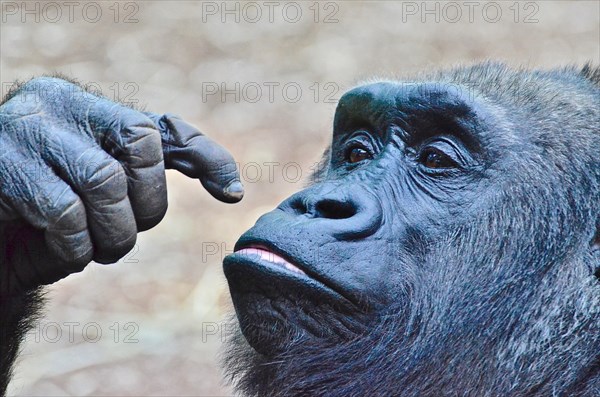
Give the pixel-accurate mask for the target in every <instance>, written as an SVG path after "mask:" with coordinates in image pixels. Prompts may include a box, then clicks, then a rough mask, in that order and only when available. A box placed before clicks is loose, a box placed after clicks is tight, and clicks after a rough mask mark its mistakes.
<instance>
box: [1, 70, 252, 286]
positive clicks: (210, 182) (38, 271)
mask: <svg viewBox="0 0 600 397" xmlns="http://www.w3.org/2000/svg"><path fill="white" fill-rule="evenodd" d="M171 168H172V169H177V170H179V171H181V172H182V173H184V174H185V175H187V176H189V177H191V178H198V179H200V181H201V182H202V185H203V186H204V187H205V188H206V190H208V191H209V192H210V193H211V194H212V195H213V196H214V197H215V198H217V199H219V200H221V201H224V202H228V203H233V202H237V201H239V200H240V199H241V198H242V196H243V188H242V185H241V183H240V180H239V174H238V172H237V169H236V165H235V162H234V159H233V157H232V156H231V155H230V154H229V153H228V152H227V151H226V150H225V149H223V148H222V147H221V146H219V145H217V144H216V143H214V142H213V141H212V140H210V139H209V138H207V137H206V136H204V135H203V134H202V133H201V132H200V131H198V130H197V129H196V128H195V127H193V126H191V125H190V124H188V123H186V122H185V121H183V120H181V119H180V118H179V117H177V116H175V115H171V114H165V115H158V114H153V113H143V112H140V111H137V110H134V109H131V108H129V107H126V106H124V105H122V104H119V103H115V102H113V101H110V100H108V99H106V98H104V97H100V96H97V95H95V94H93V93H91V92H87V91H86V90H84V89H83V88H81V87H80V86H78V85H76V84H73V83H71V82H68V81H65V80H62V79H57V78H48V77H44V78H38V79H34V80H31V81H29V82H28V83H26V84H25V85H23V86H21V87H20V88H19V89H17V90H16V91H15V92H13V93H12V94H9V96H8V98H7V100H6V101H5V102H4V103H3V104H2V105H1V106H0V175H2V180H1V181H0V272H2V273H1V275H0V283H2V285H0V288H1V289H0V291H2V293H3V294H9V295H10V294H14V293H18V292H20V291H25V290H28V289H31V288H35V287H37V286H39V285H43V284H49V283H53V282H55V281H57V280H59V279H61V278H64V277H66V276H67V275H69V274H71V273H74V272H79V271H81V270H83V268H84V267H85V266H86V265H87V264H88V263H89V262H90V261H92V260H94V261H96V262H99V263H113V262H116V261H117V260H119V259H120V258H121V257H122V256H123V255H125V254H126V253H127V252H128V251H129V250H131V249H132V248H133V246H134V244H135V241H136V235H137V233H138V232H140V231H144V230H147V229H150V228H152V227H154V226H155V225H156V224H158V223H159V222H160V221H161V219H162V218H163V216H164V215H165V212H166V210H167V187H166V180H165V169H171Z"/></svg>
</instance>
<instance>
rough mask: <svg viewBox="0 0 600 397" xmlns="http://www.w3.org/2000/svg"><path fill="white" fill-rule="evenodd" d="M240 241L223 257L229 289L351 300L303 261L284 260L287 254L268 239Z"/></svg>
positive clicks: (273, 294) (275, 294) (274, 295)
mask: <svg viewBox="0 0 600 397" xmlns="http://www.w3.org/2000/svg"><path fill="white" fill-rule="evenodd" d="M244 240H245V241H244ZM240 241H243V242H242V243H240V242H238V246H237V247H236V248H235V250H234V253H233V254H231V255H228V256H227V257H225V259H224V260H223V267H224V270H225V276H226V277H227V279H228V281H229V283H230V289H233V290H236V291H237V292H241V291H246V292H249V291H257V290H259V291H262V293H266V294H267V295H272V298H277V297H280V296H281V294H282V292H283V293H284V294H287V293H294V291H295V292H299V291H302V294H303V296H305V297H307V296H314V298H315V299H317V300H321V299H322V298H323V296H328V297H329V299H331V300H333V301H337V302H346V303H352V301H350V300H349V299H348V298H346V296H345V295H344V293H343V292H342V291H339V290H338V288H335V287H334V286H333V285H331V284H330V282H328V281H326V280H324V279H323V277H322V276H321V275H320V274H318V273H317V272H315V271H313V270H311V269H310V268H309V267H308V268H307V267H306V266H304V265H303V263H304V262H303V261H295V260H294V261H292V260H290V259H287V258H289V257H290V255H286V253H285V252H282V251H281V250H279V249H277V248H275V247H274V246H272V245H271V244H270V243H269V242H265V241H257V239H255V238H252V239H251V238H246V239H244V238H242V239H240ZM269 291H271V292H269Z"/></svg>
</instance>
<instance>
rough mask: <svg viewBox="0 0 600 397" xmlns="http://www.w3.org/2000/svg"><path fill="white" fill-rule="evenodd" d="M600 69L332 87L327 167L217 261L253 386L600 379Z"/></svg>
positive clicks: (595, 386)
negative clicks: (336, 96) (334, 99)
mask: <svg viewBox="0 0 600 397" xmlns="http://www.w3.org/2000/svg"><path fill="white" fill-rule="evenodd" d="M599 107H600V69H592V68H590V67H585V68H584V69H583V70H576V69H573V68H567V69H561V70H554V71H548V72H543V71H527V70H511V69H509V68H507V67H505V66H503V65H498V64H483V65H477V66H474V67H468V68H460V69H455V70H451V71H449V72H443V73H439V74H435V75H429V76H423V77H421V78H419V79H417V80H414V81H411V82H391V81H389V82H388V81H384V82H376V83H373V84H369V85H365V86H361V87H358V88H355V89H353V90H351V91H350V92H348V93H346V94H345V95H344V96H343V97H342V98H341V100H340V102H339V104H338V107H337V111H336V115H335V120H334V126H333V139H332V144H331V147H330V149H329V150H327V151H326V154H325V157H324V160H323V164H324V166H323V169H322V171H321V172H319V173H318V175H316V176H315V178H314V182H313V183H312V184H311V186H309V187H308V188H306V189H305V190H303V191H301V192H299V193H297V194H295V195H293V196H292V197H290V198H289V199H287V200H286V201H284V202H283V203H282V204H281V205H280V206H279V207H277V208H276V209H275V210H274V211H272V212H270V213H268V214H266V215H264V216H262V217H261V218H260V219H259V220H258V222H257V223H256V225H255V226H254V227H253V228H252V229H250V230H249V231H248V232H246V233H245V234H244V235H243V236H242V237H241V238H240V240H239V241H238V243H237V244H236V248H235V251H236V252H235V253H234V254H232V255H230V256H228V257H227V258H226V259H225V261H224V269H225V275H226V277H227V280H228V283H229V287H230V290H231V294H232V298H233V303H234V306H235V310H236V314H237V319H238V321H239V325H240V327H239V329H240V330H241V333H239V335H237V336H236V337H234V338H233V340H232V342H231V344H230V349H229V350H228V353H227V355H226V367H227V368H228V371H229V376H230V378H231V379H232V380H233V382H234V383H236V384H237V387H238V389H239V390H240V391H242V392H243V393H245V394H246V395H252V396H286V397H289V396H300V395H301V396H325V395H327V396H361V397H362V396H397V395H402V396H477V397H482V396H538V395H539V396H549V395H561V396H574V395H585V396H588V395H589V396H593V395H598V394H597V393H599V392H600V281H599V280H598V271H599V269H600V233H599V231H598V230H599V228H600V109H599Z"/></svg>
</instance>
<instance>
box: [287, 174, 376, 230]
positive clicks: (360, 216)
mask: <svg viewBox="0 0 600 397" xmlns="http://www.w3.org/2000/svg"><path fill="white" fill-rule="evenodd" d="M279 209H280V210H282V211H284V212H286V213H288V214H290V215H292V216H294V217H297V218H298V220H299V221H302V222H303V223H304V224H305V225H308V227H310V228H316V229H318V231H319V232H325V233H328V234H331V235H333V236H334V237H336V238H340V239H356V238H364V237H367V236H369V235H371V234H373V233H374V232H375V231H377V229H379V227H380V226H381V219H382V210H381V205H380V203H379V200H378V199H377V198H376V197H375V196H374V195H372V194H371V193H369V192H368V191H367V190H365V189H362V188H358V187H354V188H349V187H347V186H344V187H342V186H332V185H315V186H312V187H309V188H307V189H304V190H302V191H301V192H298V193H296V194H294V195H293V196H291V197H290V198H288V199H287V200H285V201H284V202H283V203H282V204H281V205H280V206H279ZM305 221H307V222H305Z"/></svg>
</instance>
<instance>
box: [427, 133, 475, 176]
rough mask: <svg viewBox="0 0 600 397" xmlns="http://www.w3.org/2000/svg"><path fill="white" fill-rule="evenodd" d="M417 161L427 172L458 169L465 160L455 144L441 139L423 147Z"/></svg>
mask: <svg viewBox="0 0 600 397" xmlns="http://www.w3.org/2000/svg"><path fill="white" fill-rule="evenodd" d="M418 161H419V163H421V165H422V166H423V167H425V168H426V169H428V170H434V171H437V170H439V171H441V170H449V169H455V168H459V167H460V164H463V163H464V161H465V159H464V156H463V155H462V154H461V150H460V149H459V148H458V147H457V146H456V144H455V143H451V142H449V141H448V140H446V139H441V140H436V141H433V142H431V143H429V144H427V145H425V146H424V147H423V148H422V149H421V151H420V153H419V156H418Z"/></svg>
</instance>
